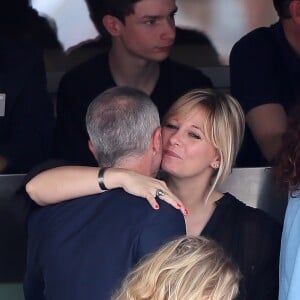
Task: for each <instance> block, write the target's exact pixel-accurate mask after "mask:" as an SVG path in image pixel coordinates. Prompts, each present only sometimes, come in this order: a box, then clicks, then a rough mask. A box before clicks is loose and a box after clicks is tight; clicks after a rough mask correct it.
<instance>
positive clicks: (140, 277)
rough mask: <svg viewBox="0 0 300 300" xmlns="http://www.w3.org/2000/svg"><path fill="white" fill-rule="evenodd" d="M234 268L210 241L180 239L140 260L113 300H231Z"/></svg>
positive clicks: (236, 274)
mask: <svg viewBox="0 0 300 300" xmlns="http://www.w3.org/2000/svg"><path fill="white" fill-rule="evenodd" d="M239 279H240V274H239V270H238V268H237V267H236V266H235V265H234V264H233V262H232V261H231V260H230V259H229V258H228V256H227V255H225V253H224V251H223V249H222V248H221V247H220V246H218V245H217V244H216V243H215V242H214V241H211V240H208V239H206V238H204V237H181V238H178V239H176V240H174V241H172V242H169V243H167V244H166V245H165V246H163V247H162V248H161V249H159V250H158V251H157V252H156V253H154V254H153V255H151V256H149V257H147V258H146V259H144V260H143V261H142V262H141V263H140V264H139V265H138V266H137V267H136V268H135V269H134V270H133V271H132V272H130V273H129V274H128V275H127V277H126V278H125V280H124V281H123V284H122V287H121V289H120V290H119V291H118V292H117V293H116V295H115V296H114V297H113V300H142V299H155V300H231V299H234V298H235V297H236V295H237V293H238V289H239V288H238V287H239Z"/></svg>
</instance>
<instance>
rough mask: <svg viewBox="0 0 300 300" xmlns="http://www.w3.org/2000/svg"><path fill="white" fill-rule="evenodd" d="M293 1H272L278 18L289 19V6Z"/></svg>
mask: <svg viewBox="0 0 300 300" xmlns="http://www.w3.org/2000/svg"><path fill="white" fill-rule="evenodd" d="M292 1H293V0H273V4H274V7H275V9H276V11H277V14H278V16H279V18H282V19H288V18H290V17H291V15H290V12H289V5H290V3H291V2H292Z"/></svg>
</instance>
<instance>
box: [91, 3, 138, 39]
mask: <svg viewBox="0 0 300 300" xmlns="http://www.w3.org/2000/svg"><path fill="white" fill-rule="evenodd" d="M139 1H141V0H86V2H87V5H88V7H89V11H90V16H91V18H92V20H93V22H94V24H95V26H96V28H97V29H98V31H99V32H100V34H101V35H102V36H105V35H108V32H107V31H106V29H105V27H104V26H103V22H102V20H103V17H104V16H106V15H112V16H115V17H117V18H118V19H120V20H121V21H122V22H123V23H124V22H125V17H126V16H129V15H130V14H132V13H134V5H135V3H137V2H139Z"/></svg>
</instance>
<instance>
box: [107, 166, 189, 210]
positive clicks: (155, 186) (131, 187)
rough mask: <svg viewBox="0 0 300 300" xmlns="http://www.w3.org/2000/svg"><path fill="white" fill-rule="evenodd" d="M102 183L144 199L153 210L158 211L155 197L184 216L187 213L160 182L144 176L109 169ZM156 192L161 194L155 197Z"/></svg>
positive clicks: (119, 169) (181, 204)
mask: <svg viewBox="0 0 300 300" xmlns="http://www.w3.org/2000/svg"><path fill="white" fill-rule="evenodd" d="M104 181H105V185H106V186H107V188H109V189H111V188H116V187H120V188H123V189H124V190H125V191H126V192H127V193H129V194H132V195H135V196H139V197H142V198H146V199H147V200H148V202H149V203H150V205H151V206H152V207H153V208H154V209H159V205H158V203H157V201H156V199H155V198H156V197H159V198H160V199H162V200H164V201H166V202H167V203H169V204H170V205H172V206H173V207H174V208H176V209H180V210H181V212H182V213H183V214H184V215H187V214H188V212H187V210H186V209H185V207H184V205H183V203H182V202H181V201H180V200H179V199H178V198H177V197H176V196H175V195H174V194H173V193H172V192H171V191H170V190H169V188H168V187H167V185H166V183H165V182H164V181H162V180H159V179H156V178H152V177H149V176H144V175H141V174H138V173H136V172H133V171H129V170H126V169H121V168H109V169H107V170H106V171H105V175H104ZM157 191H162V192H163V194H162V195H159V196H157Z"/></svg>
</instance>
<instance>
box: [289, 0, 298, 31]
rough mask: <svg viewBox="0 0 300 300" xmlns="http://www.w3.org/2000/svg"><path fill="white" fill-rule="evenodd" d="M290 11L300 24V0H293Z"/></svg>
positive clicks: (295, 20)
mask: <svg viewBox="0 0 300 300" xmlns="http://www.w3.org/2000/svg"><path fill="white" fill-rule="evenodd" d="M289 11H290V14H291V16H292V19H293V20H294V22H295V23H297V24H298V25H299V26H300V1H299V0H296V1H291V3H290V5H289Z"/></svg>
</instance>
